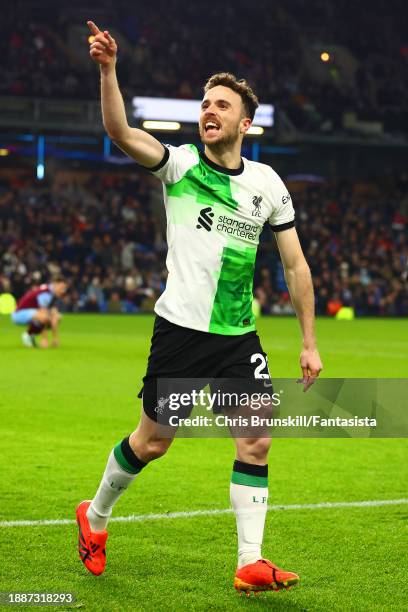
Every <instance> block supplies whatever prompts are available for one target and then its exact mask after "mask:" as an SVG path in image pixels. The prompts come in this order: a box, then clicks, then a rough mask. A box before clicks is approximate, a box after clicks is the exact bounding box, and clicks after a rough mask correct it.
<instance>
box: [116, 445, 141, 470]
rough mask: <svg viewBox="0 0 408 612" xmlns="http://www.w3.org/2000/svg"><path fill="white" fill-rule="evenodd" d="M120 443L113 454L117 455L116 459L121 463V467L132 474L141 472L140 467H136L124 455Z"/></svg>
mask: <svg viewBox="0 0 408 612" xmlns="http://www.w3.org/2000/svg"><path fill="white" fill-rule="evenodd" d="M120 445H121V443H120V442H119V444H117V445H116V446H115V448H114V449H113V454H114V455H115V459H116V461H117V462H118V463H119V465H120V467H121V468H123V469H124V470H125V471H126V472H129V473H130V474H137V473H138V472H140V469H137V468H134V467H133V466H132V465H130V463H129V462H128V461H127V459H126V457H125V456H124V455H123V453H122V449H121V446H120Z"/></svg>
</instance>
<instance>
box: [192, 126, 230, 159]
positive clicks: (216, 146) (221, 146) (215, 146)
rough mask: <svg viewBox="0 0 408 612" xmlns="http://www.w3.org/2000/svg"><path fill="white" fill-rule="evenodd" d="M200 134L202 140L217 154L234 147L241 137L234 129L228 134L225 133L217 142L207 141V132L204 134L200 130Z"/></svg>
mask: <svg viewBox="0 0 408 612" xmlns="http://www.w3.org/2000/svg"><path fill="white" fill-rule="evenodd" d="M199 135H200V140H201V142H202V143H203V144H204V145H205V146H206V147H208V148H209V150H210V151H213V152H214V153H216V154H217V155H219V154H221V153H224V152H225V151H227V150H229V149H232V148H233V147H234V146H235V144H236V143H237V141H238V139H239V135H238V134H236V133H233V132H232V131H231V132H230V133H228V134H225V135H224V136H223V137H222V138H219V139H217V140H216V141H215V142H206V140H205V133H204V134H202V133H201V131H200V130H199Z"/></svg>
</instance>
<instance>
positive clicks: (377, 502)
mask: <svg viewBox="0 0 408 612" xmlns="http://www.w3.org/2000/svg"><path fill="white" fill-rule="evenodd" d="M401 504H408V498H402V499H374V500H368V501H354V502H321V503H319V504H287V505H275V506H268V510H270V511H271V512H277V511H279V510H321V509H330V508H373V507H378V506H397V505H401ZM232 512H233V510H232V508H220V509H215V510H186V511H184V512H167V513H165V514H131V515H129V516H115V517H113V518H112V519H111V520H110V522H111V523H141V522H145V521H161V520H162V519H178V518H194V517H196V516H214V515H216V516H218V515H220V514H231V513H232ZM75 522H76V521H75V520H72V519H43V520H37V521H0V527H42V526H44V525H51V526H54V525H74V524H75Z"/></svg>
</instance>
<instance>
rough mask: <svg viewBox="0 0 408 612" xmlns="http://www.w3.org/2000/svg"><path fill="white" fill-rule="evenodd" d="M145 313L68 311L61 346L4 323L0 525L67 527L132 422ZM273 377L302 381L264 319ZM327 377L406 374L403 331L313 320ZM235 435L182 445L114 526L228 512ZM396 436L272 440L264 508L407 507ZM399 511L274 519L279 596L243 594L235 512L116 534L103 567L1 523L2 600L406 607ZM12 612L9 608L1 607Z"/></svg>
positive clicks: (270, 527) (115, 606)
mask: <svg viewBox="0 0 408 612" xmlns="http://www.w3.org/2000/svg"><path fill="white" fill-rule="evenodd" d="M152 325H153V318H152V317H149V316H143V317H142V316H141V317H136V316H135V317H126V316H122V317H120V316H117V317H116V316H111V317H107V316H92V315H89V316H86V315H71V316H66V317H65V319H64V321H63V325H62V329H61V341H62V342H61V347H60V348H59V349H57V350H51V349H50V350H48V351H41V350H28V349H24V348H23V347H22V346H21V343H20V334H21V331H22V329H21V328H17V327H14V326H12V325H11V323H10V321H9V319H8V317H4V316H3V317H0V414H1V429H2V432H1V446H2V452H1V457H2V462H1V465H2V476H1V507H0V510H1V513H0V514H1V516H0V521H6V520H8V521H10V520H22V519H29V520H40V519H73V518H74V512H75V507H76V505H77V503H78V502H79V501H81V500H82V499H86V498H90V497H92V495H93V494H94V492H95V489H96V486H97V484H98V482H99V479H100V476H101V474H102V471H103V469H104V465H105V461H106V458H107V455H108V453H109V451H110V450H111V448H112V447H113V445H114V444H115V443H117V442H118V441H119V440H121V439H122V438H123V437H124V435H125V434H127V433H129V432H130V431H131V430H132V429H133V428H134V426H135V425H136V423H137V420H138V414H139V411H140V400H138V399H137V393H138V391H139V389H140V380H141V377H142V376H143V374H144V370H145V363H146V357H147V354H148V350H149V345H150V335H151V330H152ZM258 329H259V332H260V336H261V339H262V343H263V346H264V348H265V350H266V351H267V352H268V355H269V363H270V369H271V372H272V375H275V376H276V377H285V376H288V377H289V376H291V377H292V376H293V377H297V376H298V375H299V368H298V359H299V350H300V335H299V331H298V326H297V322H296V320H294V319H291V318H287V319H279V318H275V319H272V318H271V319H269V318H263V319H260V320H259V322H258ZM317 333H318V339H319V347H320V350H321V354H322V359H323V362H324V365H325V369H324V376H331V377H373V378H374V377H406V376H407V363H408V362H407V360H406V347H407V341H408V326H407V324H406V321H398V320H356V321H353V322H337V321H334V320H325V319H322V320H318V321H317ZM233 458H234V451H233V445H232V442H231V441H230V440H215V439H212V440H205V439H204V440H203V439H201V440H185V439H183V440H176V442H175V443H174V445H173V447H172V448H171V449H170V451H169V453H168V454H167V455H166V456H165V457H164V458H163V459H161V460H159V461H157V462H155V463H152V464H151V465H150V466H148V467H147V468H146V470H145V471H144V473H143V474H142V475H141V476H140V477H139V478H138V479H137V480H136V482H135V483H134V484H133V485H132V488H131V489H130V490H129V491H128V492H127V493H126V494H125V495H124V496H123V497H122V498H121V500H120V501H119V503H118V505H117V506H116V508H115V511H114V515H116V516H127V515H131V514H137V515H141V514H150V513H158V514H164V513H169V512H177V511H191V510H206V509H208V510H211V509H223V508H228V506H229V478H230V472H231V466H232V462H233ZM407 466H408V462H407V444H406V441H405V440H398V439H394V440H348V439H338V440H336V439H330V440H329V439H327V440H322V439H317V440H313V439H308V440H301V439H296V440H290V439H285V440H284V439H280V440H275V441H274V442H273V444H272V452H271V457H270V465H269V471H270V487H269V489H270V500H269V503H270V504H283V505H287V504H316V503H319V502H350V501H361V500H385V499H400V498H404V497H407V495H406V487H407V482H408V478H407V476H408V467H407ZM407 514H408V507H407V505H404V504H400V505H394V506H388V507H387V506H382V507H340V508H339V507H337V508H324V509H305V508H303V509H297V510H296V509H292V510H281V511H271V512H270V513H269V515H268V518H267V524H266V530H265V540H264V548H263V552H264V554H265V556H267V557H269V558H270V559H271V560H272V561H274V562H275V563H277V564H278V565H282V566H283V567H285V568H287V569H292V570H293V571H296V572H298V573H299V574H300V576H301V585H300V586H299V587H296V588H294V589H292V590H291V591H289V592H286V591H285V592H280V593H273V592H271V593H263V594H261V595H260V596H259V597H257V598H250V599H247V598H246V597H241V598H240V597H238V595H237V594H236V593H235V591H234V589H233V588H232V578H233V574H234V570H235V561H236V540H235V520H234V517H233V515H232V514H218V515H217V514H214V515H212V516H195V517H183V518H175V519H169V520H164V519H161V520H146V521H142V522H132V523H120V522H115V523H112V524H111V526H110V535H109V540H108V565H107V570H106V572H105V574H104V575H103V576H101V577H98V578H97V577H94V576H92V575H90V574H88V573H87V572H86V570H85V569H84V567H83V566H82V564H81V563H80V561H79V559H78V558H77V551H76V540H77V533H76V527H75V526H74V525H70V524H68V525H53V526H24V527H23V526H18V527H5V526H3V525H2V526H0V540H1V543H0V546H1V563H0V575H1V578H0V591H24V592H33V591H35V592H73V593H74V594H75V595H76V603H75V604H73V606H72V608H74V609H75V608H80V609H84V610H92V611H94V610H95V611H106V610H107V611H110V610H115V611H116V610H117V611H118V612H119V611H123V610H141V611H144V610H147V611H150V610H151V611H153V610H154V611H156V610H166V611H169V610H171V611H172V610H175V611H176V610H177V611H178V610H194V611H198V610H203V611H204V610H210V609H211V610H266V609H272V610H299V611H300V610H322V611H323V610H324V611H326V610H330V609H334V610H404V609H405V610H406V609H407V608H408V599H407V588H406V576H407V562H406V559H407V556H406V551H407V546H406V544H407V540H406V529H407V523H406V519H407ZM8 609H9V608H8ZM60 609H61V608H60Z"/></svg>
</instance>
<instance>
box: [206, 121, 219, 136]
mask: <svg viewBox="0 0 408 612" xmlns="http://www.w3.org/2000/svg"><path fill="white" fill-rule="evenodd" d="M220 127H221V126H220V125H218V123H216V122H215V121H207V122H206V123H205V124H204V131H205V133H206V134H216V133H217V132H219V131H220Z"/></svg>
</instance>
